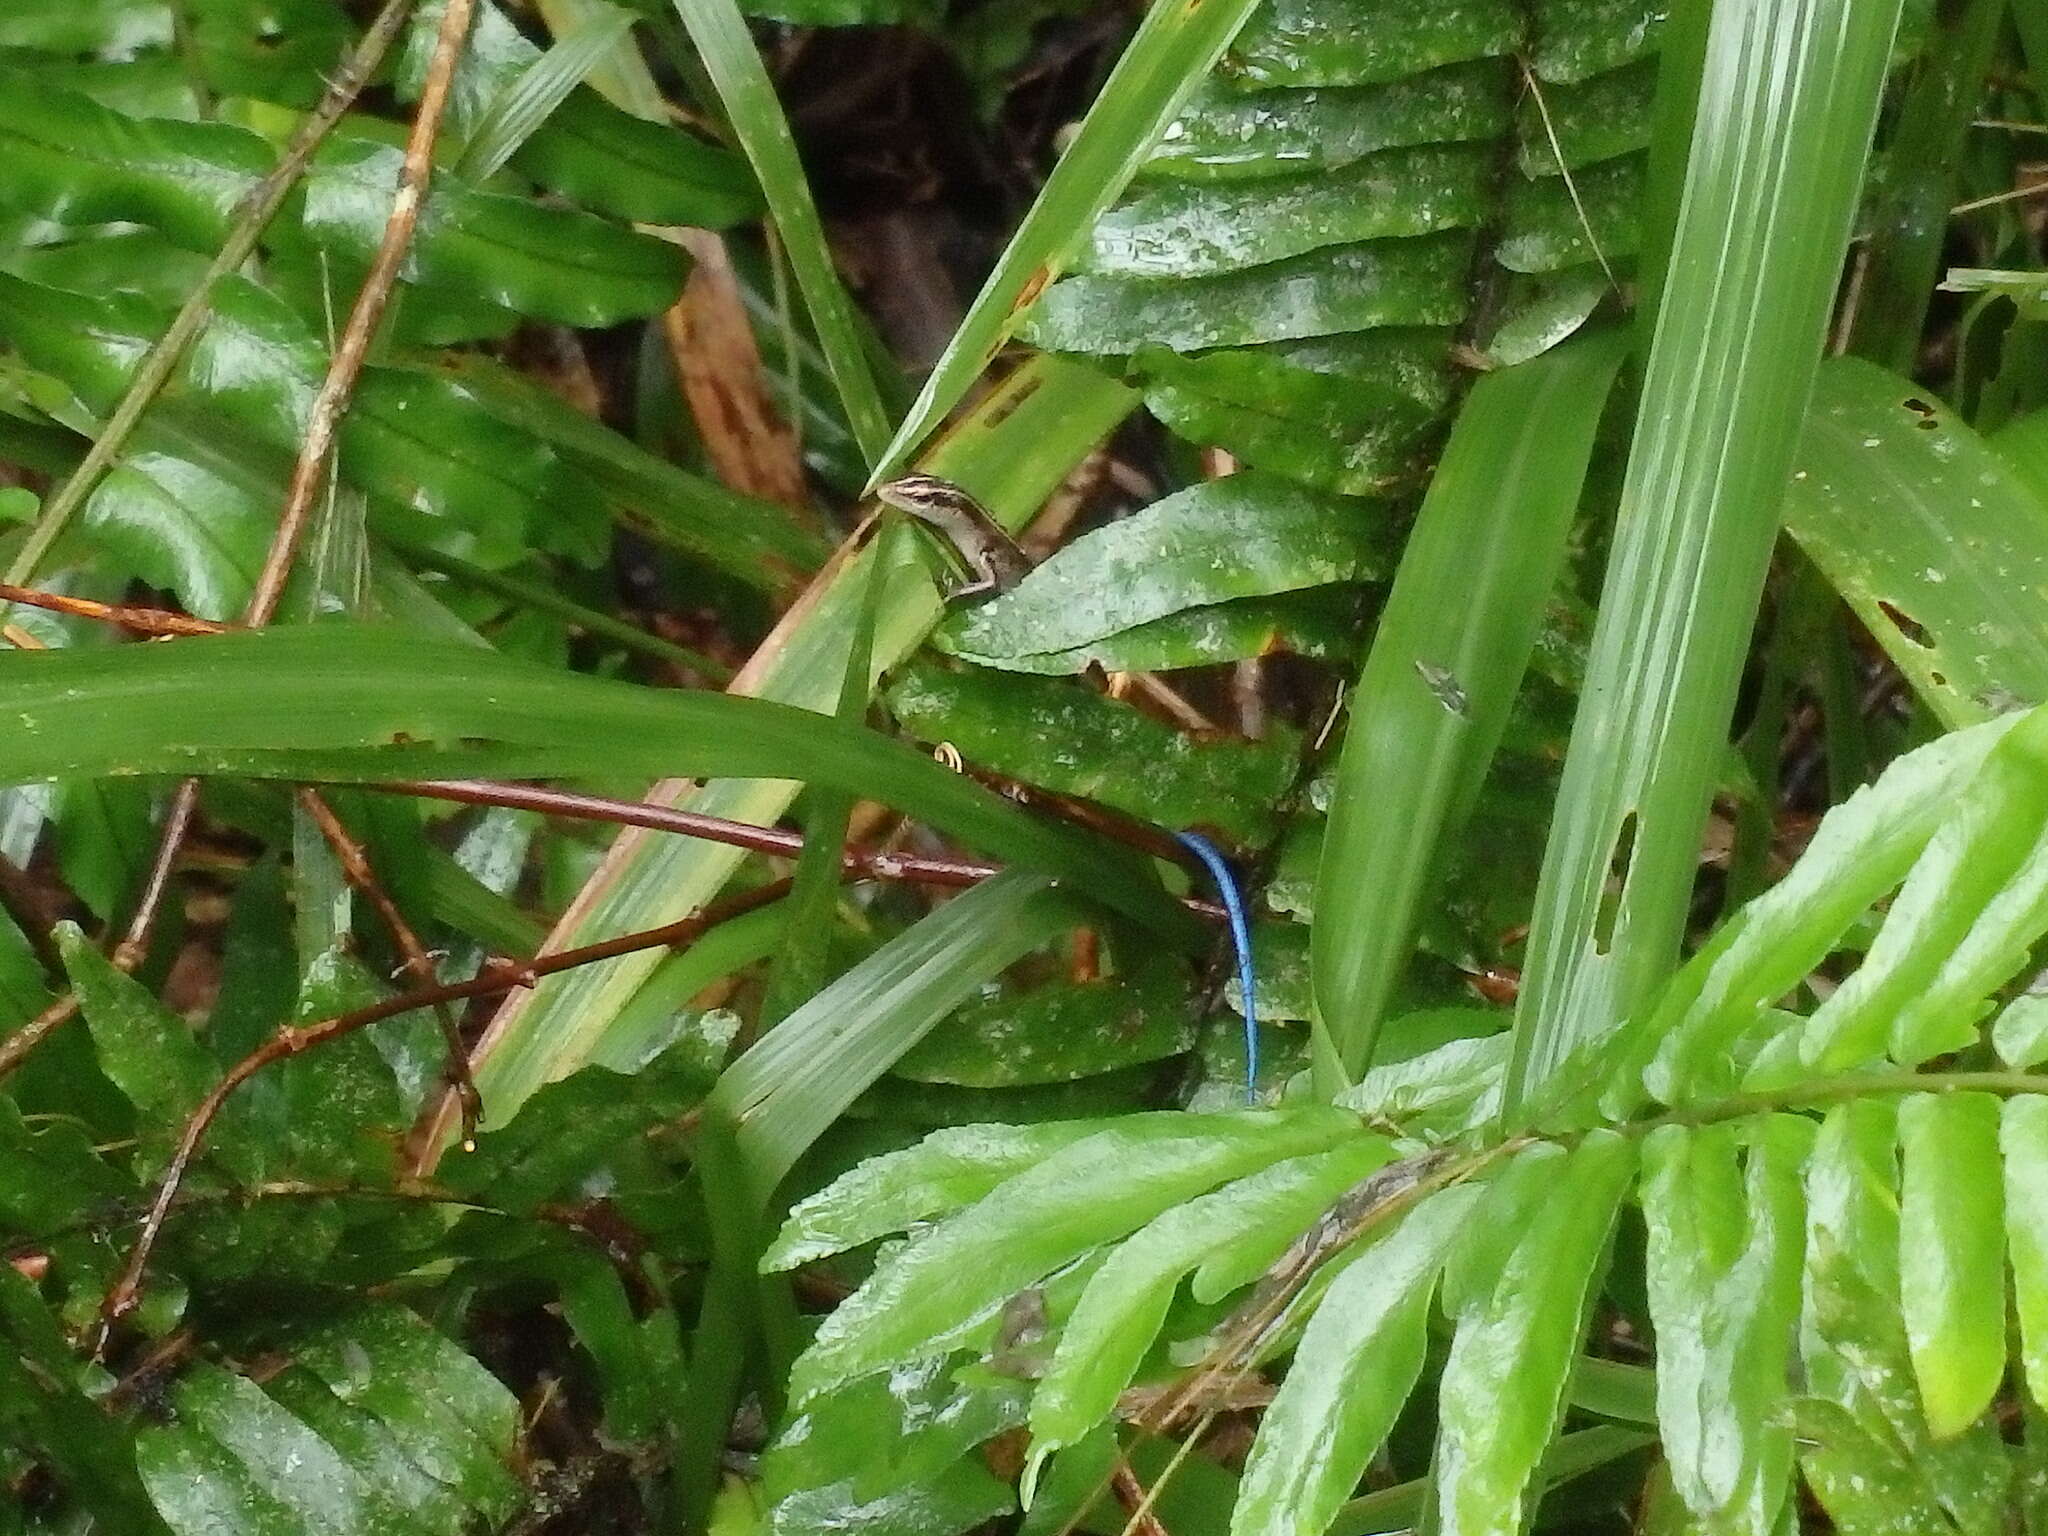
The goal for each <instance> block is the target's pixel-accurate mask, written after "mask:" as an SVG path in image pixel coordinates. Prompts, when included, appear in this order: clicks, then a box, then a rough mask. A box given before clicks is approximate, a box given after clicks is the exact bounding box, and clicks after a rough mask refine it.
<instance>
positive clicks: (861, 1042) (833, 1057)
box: [706, 871, 1088, 1200]
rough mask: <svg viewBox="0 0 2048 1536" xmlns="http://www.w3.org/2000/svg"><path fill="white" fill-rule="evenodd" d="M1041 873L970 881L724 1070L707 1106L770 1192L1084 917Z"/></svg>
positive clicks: (757, 1184) (759, 1188) (757, 1183)
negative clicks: (843, 1116) (838, 1125)
mask: <svg viewBox="0 0 2048 1536" xmlns="http://www.w3.org/2000/svg"><path fill="white" fill-rule="evenodd" d="M1087 916H1088V909H1087V907H1086V906H1085V905H1083V904H1082V903H1080V902H1077V901H1076V900H1074V898H1073V897H1072V896H1070V895H1068V894H1067V893H1065V892H1063V891H1061V890H1058V889H1057V888H1056V887H1055V886H1054V884H1053V882H1051V881H1049V880H1047V879H1045V878H1044V877H1043V876H1039V875H1033V874H1029V873H1026V872H1024V871H1012V872H1010V873H1007V874H1003V875H998V876H997V877H995V878H994V879H992V880H986V881H983V882H982V883H981V884H980V885H978V886H975V887H973V888H972V889H970V890H968V891H965V892H963V893H962V894H961V895H959V896H956V897H955V898H954V899H953V900H951V901H949V902H947V903H946V904H945V905H944V906H942V907H940V908H939V909H938V910H937V911H935V912H933V913H931V914H930V915H929V916H927V917H925V918H923V919H921V920H920V921H919V922H917V923H915V924H913V925H912V926H911V927H909V928H907V929H905V930H904V931H903V932H902V933H900V934H898V935H897V936H896V937H895V938H893V939H891V940H890V941H889V942H888V943H887V944H884V945H883V946H882V947H881V948H880V949H878V950H876V951H875V952H874V953H873V954H871V955H869V956H868V957H867V958H866V959H865V960H863V961H861V962H860V964H858V965H856V966H854V967H853V969H851V970H849V971H847V972H846V973H845V974H844V975H842V976H840V977H839V978H837V979H836V980H835V981H833V982H832V983H831V984H830V985H828V986H826V987H825V988H823V989H822V990H821V991H819V992H817V993H816V994H815V995H813V996H812V997H811V998H810V1000H809V1001H807V1002H806V1003H804V1004H803V1006H802V1007H800V1008H797V1009H796V1010H795V1011H794V1012H792V1013H791V1014H790V1015H789V1016H788V1017H787V1018H785V1019H784V1020H782V1022H781V1023H780V1024H778V1025H776V1026H775V1028H774V1029H772V1030H770V1031H769V1032H768V1033H767V1034H766V1035H765V1036H763V1037H762V1039H761V1040H760V1041H759V1042H758V1043H756V1044H755V1045H754V1046H752V1047H751V1048H750V1049H749V1050H748V1051H747V1052H746V1054H745V1055H743V1056H741V1057H740V1058H739V1059H738V1060H737V1061H735V1062H734V1063H733V1064H732V1065H731V1066H730V1067H728V1068H727V1069H726V1070H725V1073H724V1075H723V1076H721V1077H720V1078H719V1080H718V1086H717V1088H716V1089H715V1090H714V1091H713V1093H712V1095H711V1098H710V1100H709V1102H708V1104H707V1106H706V1107H707V1111H708V1112H711V1113H716V1114H720V1115H723V1116H726V1117H728V1118H729V1119H730V1120H731V1121H732V1122H733V1123H734V1124H735V1125H736V1127H737V1141H738V1148H739V1153H740V1156H741V1158H742V1159H743V1160H744V1162H745V1164H746V1168H747V1174H748V1177H749V1178H750V1179H751V1180H752V1182H753V1185H754V1188H755V1190H756V1192H757V1194H758V1195H759V1196H760V1197H761V1198H762V1199H764V1200H765V1199H766V1197H767V1195H768V1193H769V1191H770V1190H772V1189H773V1188H774V1186H775V1184H776V1183H777V1181H779V1180H780V1179H781V1177H782V1175H783V1174H785V1173H787V1172H788V1171H789V1169H790V1167H791V1165H792V1164H794V1163H795V1162H796V1160H797V1158H798V1157H799V1156H800V1155H802V1153H803V1151H804V1149H805V1148H806V1147H808V1146H809V1145H810V1144H811V1143H812V1142H813V1141H815V1140H817V1138H818V1137H819V1136H820V1135H821V1134H823V1132H824V1130H825V1128H826V1127H827V1126H829V1125H830V1124H831V1123H832V1122H833V1121H834V1120H835V1119H837V1118H838V1117H839V1115H840V1113H841V1112H842V1111H844V1110H845V1108H846V1107H847V1106H848V1105H849V1104H851V1103H852V1102H853V1101H854V1100H855V1099H856V1098H858V1097H859V1096H860V1094H861V1093H862V1092H863V1091H864V1090H866V1089H867V1087H868V1086H869V1085H870V1084H872V1083H873V1082H874V1081H875V1080H876V1079H878V1078H879V1077H881V1076H882V1074H883V1073H885V1072H887V1071H888V1070H889V1068H890V1067H891V1066H892V1065H893V1064H894V1063H895V1061H896V1059H897V1058H898V1057H899V1056H901V1055H902V1054H903V1053H904V1052H905V1051H906V1050H908V1049H909V1048H910V1047H911V1046H913V1045H915V1044H916V1043H917V1042H918V1040H920V1039H922V1038H923V1037H924V1035H925V1034H926V1033H927V1032H928V1031H929V1030H931V1029H932V1028H933V1027H934V1026H935V1025H936V1024H938V1022H939V1021H940V1020H941V1019H943V1018H945V1017H946V1015H948V1014H950V1013H951V1012H952V1011H953V1010H954V1009H956V1008H958V1007H959V1006H960V1005H961V1004H962V1003H963V1002H965V1001H966V1000H967V999H968V998H970V997H972V996H974V995H975V993H976V992H977V991H978V990H979V989H980V988H981V987H982V986H984V985H986V984H987V983H988V981H989V980H990V979H991V978H993V977H994V976H995V975H997V974H998V973H999V972H1000V971H1001V970H1002V969H1003V968H1004V967H1005V966H1007V965H1009V964H1011V963H1012V962H1013V961H1015V960H1017V959H1019V958H1021V957H1022V956H1024V955H1026V954H1028V953H1029V952H1030V951H1032V950H1033V949H1036V948H1037V947H1038V946H1039V945H1041V944H1043V943H1045V942H1046V941H1047V940H1049V939H1051V938H1053V937H1054V936H1055V935H1057V934H1059V933H1062V932H1065V931H1066V930H1068V929H1071V928H1073V927H1074V926H1076V924H1078V923H1080V922H1083V921H1085V920H1086V918H1087Z"/></svg>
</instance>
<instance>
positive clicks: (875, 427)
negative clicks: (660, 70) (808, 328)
mask: <svg viewBox="0 0 2048 1536" xmlns="http://www.w3.org/2000/svg"><path fill="white" fill-rule="evenodd" d="M675 7H676V14H677V15H678V16H680V17H682V19H683V26H684V27H685V28H687V29H688V31H689V34H690V41H691V42H692V43H694V44H696V46H697V53H698V55H699V56H700V57H701V58H702V59H703V61H704V69H705V72H706V73H707V74H709V75H710V76H711V83H712V85H713V86H715V87H716V88H717V91H718V96H719V100H720V101H721V102H722V103H723V104H724V106H725V115H726V119H727V121H728V122H730V123H731V124H732V131H733V134H734V136H735V137H736V138H738V140H739V141H740V148H742V149H743V150H745V151H746V154H747V159H748V160H749V161H750V162H751V163H752V164H753V167H754V174H755V175H756V176H757V177H759V178H760V181H761V190H762V192H763V193H764V194H765V195H766V197H767V199H768V212H769V215H770V217H772V218H773V219H774V221H775V229H776V232H777V233H778V234H779V235H780V236H781V237H782V244H783V249H784V250H786V251H787V252H788V253H789V265H790V268H791V270H792V271H793V272H794V273H795V274H796V284H797V288H798V289H799V290H800V291H801V292H802V293H803V296H804V307H805V308H806V309H808V310H809V311H810V315H811V325H812V327H813V329H815V330H816V331H817V333H818V345H819V347H820V348H821V349H822V350H823V351H824V353H825V365H826V367H827V368H828V369H829V370H830V371H831V374H832V382H833V383H834V384H835V385H836V386H837V387H838V390H839V401H840V404H841V405H843V406H844V407H845V408H846V419H847V422H848V423H849V424H850V425H851V426H852V428H853V436H854V440H855V441H856V442H858V443H859V444H860V448H861V455H862V457H864V458H865V459H866V460H867V461H868V463H869V464H874V463H876V462H877V461H878V460H879V458H880V457H881V454H882V452H883V445H884V444H886V443H887V442H888V441H889V419H888V414H887V412H886V411H885V410H884V409H883V406H882V396H881V392H880V391H879V390H878V389H877V388H876V386H875V376H874V374H873V373H871V372H870V371H869V369H868V360H867V354H866V352H865V351H864V350H863V349H862V347H861V341H860V329H859V326H858V325H857V323H856V321H855V319H854V313H853V301H852V300H851V299H849V298H848V297H847V295H846V287H845V285H844V284H843V283H841V282H840V281H839V272H838V269H837V268H835V267H834V266H833V265H832V251H831V248H830V247H829V246H828V245H827V244H826V243H825V227H824V225H823V224H821V223H820V222H819V220H818V207H817V204H816V203H814V202H812V201H811V186H810V182H809V181H808V180H806V179H805V177H804V168H803V163H802V162H801V161H800V160H799V159H798V158H797V152H796V140H795V138H794V137H792V136H791V134H790V131H789V119H788V118H786V117H784V116H783V115H782V104H781V103H780V102H779V101H777V100H776V99H775V85H774V82H773V81H771V80H770V79H769V78H768V70H767V67H766V66H765V65H763V64H762V62H761V54H760V50H759V49H757V48H756V47H755V46H754V39H753V35H752V34H751V33H749V32H748V31H747V23H746V18H745V17H743V16H741V15H740V11H739V7H738V6H737V5H735V4H734V3H733V0H675Z"/></svg>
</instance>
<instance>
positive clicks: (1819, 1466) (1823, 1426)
mask: <svg viewBox="0 0 2048 1536" xmlns="http://www.w3.org/2000/svg"><path fill="white" fill-rule="evenodd" d="M1789 1417H1790V1420H1791V1427H1792V1429H1793V1430H1794V1432H1795V1433H1797V1435H1798V1436H1799V1443H1800V1465H1801V1467H1802V1468H1803V1469H1804V1470H1805V1473H1806V1478H1807V1481H1808V1483H1809V1484H1810V1485H1811V1486H1812V1488H1813V1492H1814V1497H1815V1498H1817V1499H1818V1500H1819V1501H1820V1505H1821V1508H1823V1509H1824V1510H1826V1511H1827V1514H1828V1517H1829V1518H1830V1519H1831V1520H1832V1521H1833V1522H1834V1527H1835V1529H1836V1530H1838V1531H1840V1532H1841V1533H1842V1536H1920V1533H1922V1532H1926V1531H1949V1530H1953V1529H1954V1527H1953V1526H1952V1525H1951V1524H1950V1522H1949V1519H1948V1516H1947V1515H1946V1514H1945V1513H1944V1512H1943V1510H1942V1507H1941V1505H1940V1504H1938V1503H1936V1502H1935V1500H1934V1499H1933V1498H1932V1497H1931V1492H1932V1491H1931V1490H1930V1489H1929V1488H1928V1487H1927V1485H1926V1483H1925V1482H1924V1481H1923V1480H1922V1479H1921V1478H1919V1477H1918V1476H1917V1475H1916V1474H1915V1470H1914V1468H1913V1465H1912V1463H1911V1462H1910V1461H1909V1460H1908V1459H1907V1457H1906V1456H1905V1455H1903V1454H1902V1453H1901V1452H1900V1450H1899V1447H1898V1446H1897V1445H1896V1444H1895V1443H1894V1442H1892V1441H1889V1440H1887V1439H1885V1438H1884V1437H1882V1436H1880V1435H1878V1434H1876V1433H1874V1432H1872V1430H1871V1429H1870V1427H1869V1426H1867V1425H1865V1424H1863V1423H1862V1422H1860V1421H1859V1420H1857V1419H1856V1418H1855V1417H1853V1416H1852V1415H1851V1414H1850V1413H1849V1411H1848V1410H1847V1409H1846V1408H1844V1407H1842V1406H1841V1405H1840V1404H1839V1403H1834V1402H1830V1401H1829V1400H1828V1399H1826V1398H1823V1397H1796V1398H1793V1399H1792V1400H1791V1403H1790V1404H1789ZM1986 1536H1989V1533H1988V1532H1987V1533H1986Z"/></svg>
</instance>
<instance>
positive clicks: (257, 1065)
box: [93, 880, 789, 1357]
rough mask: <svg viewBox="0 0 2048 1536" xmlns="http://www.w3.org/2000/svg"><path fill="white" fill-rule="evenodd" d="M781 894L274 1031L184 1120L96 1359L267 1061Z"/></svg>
mask: <svg viewBox="0 0 2048 1536" xmlns="http://www.w3.org/2000/svg"><path fill="white" fill-rule="evenodd" d="M788 890H789V882H788V881H786V880H778V881H776V882H774V883H773V884H771V885H764V886H760V887H758V888H757V889H755V890H751V891H748V892H746V893H745V894H743V895H740V896H735V897H733V898H731V899H730V900H727V901H723V902H719V903H716V904H715V905H713V906H709V907H706V908H704V909H703V910H702V911H700V912H697V913H694V914H692V915H691V916H689V917H686V918H683V919H682V920H680V921H679V922H673V923H664V924H663V925H662V926H661V927H659V928H646V929H642V930H641V931H639V932H637V933H627V934H621V935H619V936H618V937H617V938H613V939H604V940H601V941H600V942H598V943H596V944H585V945H583V946H581V947H580V948H577V949H565V950H561V951H559V952H557V953H555V954H552V955H537V956H531V957H529V958H527V959H525V960H498V961H495V962H493V963H491V964H488V965H486V966H485V967H484V968H483V969H482V970H481V971H479V972H478V973H477V974H476V975H475V976H472V977H471V978H470V979H469V980H467V981H452V982H443V983H439V984H437V985H435V986H431V987H421V988H419V989H418V990H417V991H413V992H407V993H403V994H401V995H399V996H397V997H387V998H385V999H384V1000H383V1001H381V1002H377V1003H372V1004H370V1005H369V1006H368V1007H365V1008H357V1009H355V1010H353V1011H352V1012H349V1013H341V1014H335V1015H334V1016H333V1017H331V1018H325V1019H316V1020H314V1021H313V1022H312V1023H310V1024H288V1025H285V1026H284V1027H283V1028H281V1029H279V1030H278V1031H277V1033H276V1034H274V1035H272V1036H271V1037H270V1038H269V1039H268V1040H266V1041H265V1042H264V1043H263V1044H262V1045H260V1046H258V1047H257V1048H256V1049H255V1050H253V1051H251V1052H250V1053H249V1054H248V1055H246V1056H244V1057H243V1058H242V1059H241V1060H240V1061H237V1062H236V1063H235V1064H234V1065H233V1066H231V1067H229V1068H228V1069H227V1071H226V1072H225V1073H223V1074H222V1075H221V1078H220V1080H219V1081H218V1082H216V1083H215V1084H214V1085H213V1087H212V1088H210V1089H209V1090H208V1091H207V1094H206V1097H205V1098H203V1099H201V1100H200V1101H199V1104H198V1105H197V1107H195V1108H194V1109H193V1111H192V1113H191V1114H190V1115H189V1116H187V1117H186V1120H185V1125H184V1128H183V1129H182V1130H181V1131H180V1132H179V1134H178V1145H177V1148H176V1150H174V1151H173V1152H172V1154H171V1158H170V1161H169V1162H168V1163H166V1164H165V1165H164V1171H163V1176H162V1178H161V1179H160V1180H159V1181H158V1184H157V1191H156V1198H155V1199H154V1200H152V1201H151V1202H150V1207H149V1212H148V1214H147V1215H146V1216H144V1217H143V1220H142V1230H141V1232H140V1233H138V1234H137V1236H136V1239H135V1246H134V1247H133V1248H132V1249H130V1250H129V1252H128V1259H127V1262H126V1263H125V1264H123V1265H122V1266H121V1273H120V1276H119V1277H118V1278H117V1279H116V1280H115V1281H114V1284H113V1286H112V1287H111V1288H110V1289H109V1290H108V1291H107V1294H106V1298H105V1300H103V1301H102V1302H101V1303H100V1326H99V1330H98V1333H99V1336H98V1337H97V1338H96V1339H95V1340H94V1341H93V1354H94V1355H95V1357H97V1355H98V1354H99V1352H100V1351H101V1349H103V1348H104V1347H105V1344H106V1340H107V1336H108V1334H109V1332H110V1331H111V1330H112V1328H113V1326H114V1325H115V1324H116V1323H118V1322H119V1321H120V1320H121V1319H122V1318H124V1317H126V1316H127V1315H128V1314H129V1313H131V1312H133V1311H134V1310H135V1308H136V1307H137V1305H139V1304H140V1302H141V1299H142V1277H143V1274H144V1272H145V1271H146V1270H147V1269H148V1267H149V1256H150V1254H151V1252H152V1251H153V1250H154V1249H155V1247H156V1244H157V1239H158V1238H159V1237H161V1236H162V1234H163V1225H164V1219H165V1217H167V1216H168V1215H169V1214H170V1209H171V1205H172V1203H173V1202H174V1201H175V1200H176V1199H177V1198H178V1187H179V1185H180V1184H182V1183H183V1182H184V1178H185V1174H186V1173H187V1171H188V1170H189V1169H190V1168H191V1165H192V1160H193V1158H194V1157H196V1156H197V1155H198V1152H199V1148H200V1144H201V1143H202V1142H203V1141H204V1140H205V1138H206V1133H207V1131H208V1130H209V1129H210V1128H211V1127H212V1125H213V1122H214V1120H215V1119H216V1118H218V1117H219V1115H220V1112H221V1109H222V1107H223V1106H224V1105H225V1104H226V1103H227V1101H228V1099H229V1097H230V1096H231V1095H233V1093H234V1091H235V1090H236V1089H237V1088H239V1087H241V1086H242V1084H244V1083H246V1082H247V1081H248V1080H249V1079H250V1078H252V1077H254V1076H255V1075H256V1074H257V1073H258V1072H261V1071H262V1070H263V1069H264V1068H265V1067H267V1066H269V1065H271V1064H272V1063H273V1062H279V1061H285V1060H288V1059H290V1058H291V1057H293V1056H298V1055H302V1054H303V1053H305V1052H306V1051H310V1050H313V1049H314V1048H315V1047H318V1046H322V1045H325V1044H326V1043H327V1042H328V1041H330V1040H337V1039H339V1038H341V1037H342V1036H343V1035H348V1034H353V1033H354V1032H355V1031H357V1030H359V1029H366V1028H368V1027H369V1026H370V1025H372V1024H376V1023H379V1022H381V1021H382V1020H385V1019H390V1018H396V1017H397V1016H398V1015H399V1014H402V1013H411V1012H414V1011H415V1010H417V1009H420V1008H428V1007H432V1006H434V1005H435V1004H437V1003H452V1002H458V1001H461V1000H463V999H465V998H471V997H488V996H491V995H493V994H495V993H501V992H510V991H512V990H513V989H514V988H517V987H531V986H533V985H534V984H535V983H537V982H538V981H539V980H540V979H541V978H542V977H543V976H552V975H554V974H555V973H556V972H558V971H568V970H574V969H575V968H576V967H578V966H584V965H594V964H595V963H597V962H598V961H600V960H611V959H615V958H617V957H618V956H620V955H628V954H632V953H634V952H635V951H637V950H643V949H666V948H672V947H674V946H675V945H678V944H688V943H691V942H693V941H694V940H696V939H697V938H698V937H699V936H700V935H702V934H703V933H704V932H706V931H707V930H709V929H711V928H715V927H716V926H717V925H718V924H720V923H723V922H727V921H730V920H731V919H733V918H735V917H739V916H742V915H743V914H745V913H748V912H752V911H754V910H756V909H757V908H760V907H764V906H767V905H768V904H769V903H770V902H773V901H779V900H780V899H781V898H782V897H783V896H784V895H786V894H787V893H788Z"/></svg>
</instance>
